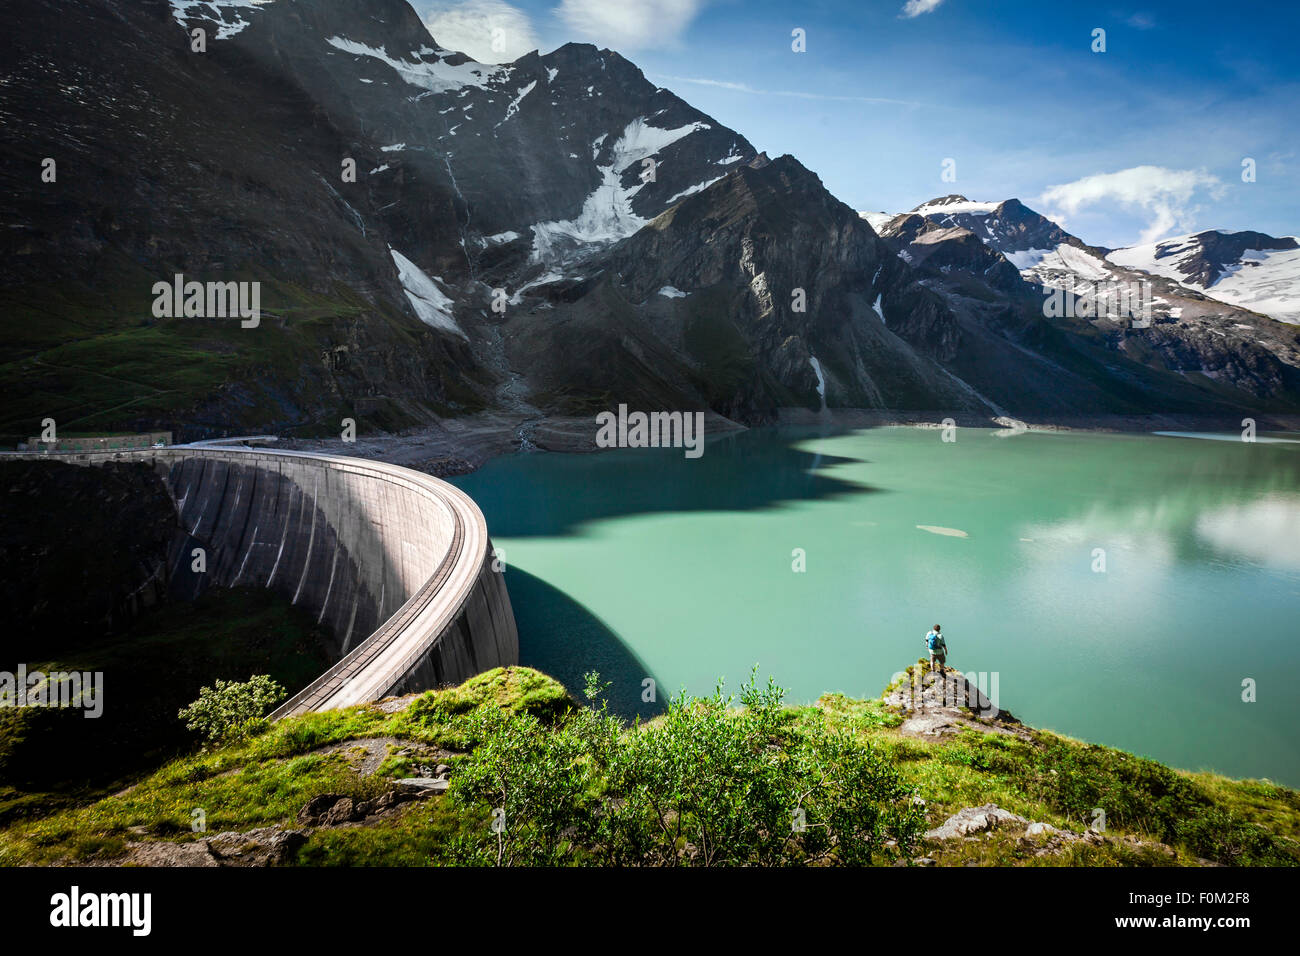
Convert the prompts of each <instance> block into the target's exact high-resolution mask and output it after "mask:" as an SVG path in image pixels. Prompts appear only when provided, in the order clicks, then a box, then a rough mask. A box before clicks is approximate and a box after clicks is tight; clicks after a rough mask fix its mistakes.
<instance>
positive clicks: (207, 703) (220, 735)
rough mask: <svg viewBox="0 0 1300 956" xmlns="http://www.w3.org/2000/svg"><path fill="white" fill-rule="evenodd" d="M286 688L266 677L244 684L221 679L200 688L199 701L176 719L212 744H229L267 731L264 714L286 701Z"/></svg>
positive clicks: (253, 678) (181, 712) (182, 711)
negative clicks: (212, 742) (213, 742)
mask: <svg viewBox="0 0 1300 956" xmlns="http://www.w3.org/2000/svg"><path fill="white" fill-rule="evenodd" d="M284 697H285V691H284V688H283V687H281V686H280V685H279V684H277V683H276V682H275V681H273V680H272V679H271V678H270V677H268V676H266V675H265V674H258V675H256V676H255V677H252V678H250V679H249V680H247V681H245V682H243V683H242V684H241V683H239V682H238V681H226V680H219V681H217V682H216V684H215V685H214V686H212V687H203V688H200V689H199V698H198V700H196V701H194V703H192V704H190V705H189V706H188V707H182V708H181V710H180V712H179V713H178V714H177V716H178V717H179V718H180V719H181V720H183V721H185V727H186V729H188V730H193V731H197V732H198V733H200V734H202V735H203V736H204V737H205V738H206V739H207V740H209V741H218V742H223V743H225V742H229V741H232V740H239V739H241V738H244V737H248V736H251V735H253V734H255V733H259V732H260V731H262V730H264V729H265V728H266V721H265V720H263V719H262V715H263V714H265V713H266V712H267V711H268V710H270V709H271V708H272V707H274V706H275V705H276V704H278V703H279V702H280V701H282V700H284Z"/></svg>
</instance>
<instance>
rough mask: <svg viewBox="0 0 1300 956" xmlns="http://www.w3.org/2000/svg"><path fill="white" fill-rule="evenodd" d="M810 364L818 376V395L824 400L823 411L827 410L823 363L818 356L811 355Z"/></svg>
mask: <svg viewBox="0 0 1300 956" xmlns="http://www.w3.org/2000/svg"><path fill="white" fill-rule="evenodd" d="M808 364H809V365H811V366H812V370H813V374H814V375H816V376H817V396H818V397H819V398H820V399H821V400H822V411H826V376H825V375H823V374H822V363H821V362H819V361H817V356H815V355H809V356H808Z"/></svg>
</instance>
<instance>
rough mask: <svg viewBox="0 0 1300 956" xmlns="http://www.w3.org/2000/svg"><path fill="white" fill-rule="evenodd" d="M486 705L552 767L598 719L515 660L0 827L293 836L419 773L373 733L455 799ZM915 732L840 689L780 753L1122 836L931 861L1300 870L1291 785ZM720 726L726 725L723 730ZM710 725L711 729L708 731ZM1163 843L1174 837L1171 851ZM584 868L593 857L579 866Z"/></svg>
mask: <svg viewBox="0 0 1300 956" xmlns="http://www.w3.org/2000/svg"><path fill="white" fill-rule="evenodd" d="M692 708H695V709H692ZM486 711H499V712H501V713H503V714H504V715H506V716H507V718H508V720H507V724H508V725H510V724H509V720H510V719H514V717H515V716H518V715H525V717H524V718H523V719H527V720H531V719H532V718H536V719H537V722H536V723H535V724H533V725H530V726H534V727H535V728H536V729H534V730H531V731H528V733H529V734H538V733H540V734H541V735H542V739H541V741H540V742H541V743H543V744H544V743H545V737H546V736H547V735H548V734H549V735H555V739H556V742H557V743H556V745H557V746H560V750H559V751H547V753H548V757H547V759H553V758H554V757H555V755H556V753H562V752H564V751H563V746H566V745H561V744H560V743H559V742H560V739H561V735H562V734H564V733H566V731H565V728H570V727H572V726H575V724H574V722H575V721H576V722H579V724H580V722H581V721H582V720H585V719H587V718H585V717H584V716H583V715H584V714H589V713H590V712H589V711H588V710H587V709H586V708H581V707H579V706H578V705H577V704H575V703H574V702H573V701H572V700H571V699H570V698H569V697H568V696H567V695H566V693H565V691H564V689H563V688H562V687H561V686H560V685H559V684H558V683H557V682H555V681H553V680H551V679H550V678H549V677H546V676H545V675H543V674H540V673H538V672H536V671H532V670H529V669H527V668H518V667H516V668H498V669H496V670H493V671H489V672H487V673H485V674H482V675H479V676H478V677H475V678H473V679H472V680H470V681H467V682H466V683H465V684H463V685H461V686H460V687H456V688H450V689H446V690H441V691H431V692H428V693H426V694H423V695H421V696H420V697H418V698H417V699H416V700H415V701H414V702H413V703H412V704H411V705H410V706H409V707H407V708H406V709H405V710H402V711H399V712H397V713H393V714H389V713H385V712H384V711H382V710H381V709H380V708H379V707H377V706H374V705H361V706H357V707H352V708H348V709H345V710H338V711H329V712H326V713H317V714H310V715H307V716H304V717H300V718H294V719H291V720H285V721H281V722H280V723H278V724H275V725H273V726H271V727H270V728H268V729H267V730H266V731H265V732H263V733H262V734H261V735H259V736H257V737H254V738H252V739H249V740H245V741H242V742H239V743H237V744H232V745H229V746H225V747H220V748H217V749H214V750H212V751H210V752H198V753H190V754H187V755H184V756H180V757H177V758H175V759H171V760H168V761H166V762H164V763H163V764H162V765H161V766H159V767H158V768H157V769H156V770H155V771H154V772H152V773H150V774H148V775H147V776H145V777H144V778H143V779H142V780H141V781H140V782H139V784H138V785H137V786H135V787H133V788H132V789H130V790H128V791H126V792H124V793H119V794H116V795H111V796H105V797H102V798H101V799H96V800H93V801H88V802H86V803H84V804H83V805H78V806H72V807H63V808H51V809H47V810H46V811H45V812H43V813H33V814H32V815H30V816H29V817H28V818H26V819H18V820H12V821H11V822H10V823H9V824H8V825H7V826H5V827H3V828H2V829H0V863H3V864H8V865H15V864H33V863H34V864H49V863H55V862H61V861H96V862H112V861H114V860H119V859H121V856H122V854H123V852H124V850H125V847H126V843H127V841H128V840H141V839H149V840H191V839H194V836H195V835H194V834H193V833H191V831H190V820H191V814H192V811H193V810H194V809H195V808H203V809H204V811H205V812H206V814H207V832H208V833H215V832H220V831H223V830H237V831H246V830H250V829H253V828H255V827H260V826H266V825H269V824H274V823H279V824H283V825H285V826H290V827H291V826H295V825H296V823H295V821H296V817H297V814H298V811H299V810H300V809H301V808H302V806H303V805H304V804H305V803H306V802H307V801H309V800H310V799H312V798H313V797H315V796H317V795H320V794H325V793H330V794H340V795H346V796H352V797H354V798H355V799H367V798H371V797H374V796H377V795H379V794H380V793H381V792H383V790H384V789H385V788H387V787H389V786H391V778H393V777H398V776H404V775H408V774H409V773H410V771H411V768H412V767H413V765H414V761H413V760H412V759H411V758H409V757H403V756H396V755H393V754H392V753H391V752H390V755H389V756H388V758H387V759H386V760H385V761H384V762H383V764H382V765H381V767H380V769H379V770H378V771H377V772H376V773H375V774H373V775H371V776H369V777H362V776H360V775H359V774H358V773H357V772H356V770H355V767H354V762H353V759H352V757H351V755H350V754H349V752H348V750H347V748H343V749H342V750H340V751H335V752H330V753H327V754H326V753H320V752H319V751H320V750H321V748H323V747H326V746H328V745H330V744H337V743H341V742H346V741H348V740H354V739H359V738H365V737H392V738H396V739H398V740H399V741H402V746H404V747H408V748H413V749H419V748H421V747H438V748H445V749H449V750H452V751H455V752H457V753H458V754H459V756H453V757H450V758H447V759H448V761H449V762H451V763H452V765H453V774H452V779H453V789H454V788H455V786H456V781H457V780H458V779H461V778H462V775H463V774H473V773H474V772H478V773H480V774H481V773H483V772H484V771H487V772H488V774H489V779H490V778H491V774H492V773H493V772H495V771H493V770H492V768H491V767H483V766H478V767H477V770H476V769H475V767H474V765H473V763H472V761H473V759H474V757H473V754H474V752H475V749H474V748H475V746H476V745H477V738H476V734H479V735H481V734H482V733H484V730H483V728H484V727H485V726H490V725H491V722H490V721H489V722H488V724H483V723H482V722H481V721H479V720H478V716H477V715H480V714H483V713H484V712H486ZM706 711H707V708H700V706H699V705H698V704H689V703H688V707H687V710H686V712H685V714H686V717H685V719H684V720H683V719H682V718H681V717H680V716H679V717H678V718H677V719H676V720H669V719H667V718H666V717H663V716H661V717H658V718H655V720H652V721H650V722H649V723H648V724H643V725H639V726H638V727H635V728H627V729H625V730H624V731H623V733H625V734H631V733H635V734H640V735H651V736H653V735H655V734H664V733H667V732H669V731H667V730H666V728H671V734H673V735H675V736H671V737H664V738H663V739H662V740H661V741H660V743H659V744H656V745H655V746H657V747H660V748H661V751H657V752H661V756H662V757H663V759H668V760H671V759H673V758H672V754H673V752H674V751H675V748H678V747H681V748H684V749H682V750H681V753H686V752H687V751H691V748H693V747H696V746H697V744H698V741H692V740H691V739H690V738H691V736H692V735H691V733H690V731H689V728H690V727H691V726H692V724H691V721H692V719H693V718H692V717H691V715H692V714H694V713H698V714H699V720H700V721H706V720H708V719H710V718H708V717H707V713H706ZM712 719H713V720H715V721H716V717H715V718H712ZM900 722H901V719H900V717H899V715H898V714H897V713H894V712H893V711H891V710H890V709H889V708H888V707H886V706H885V705H884V704H883V703H882V701H880V700H855V699H852V698H847V697H844V696H843V695H840V694H832V695H827V696H825V697H823V698H822V699H821V700H819V701H818V702H817V703H816V704H815V705H812V706H803V707H788V708H783V709H781V710H780V711H779V713H777V714H776V716H775V719H774V721H773V722H771V723H769V724H767V725H766V726H767V728H768V729H767V730H766V731H765V733H767V734H768V735H769V738H768V739H769V740H770V743H769V745H768V746H769V748H773V750H772V752H773V754H793V753H794V752H795V751H796V750H798V749H799V748H800V747H803V746H805V745H806V744H807V743H808V742H809V741H811V740H813V739H815V738H817V737H818V735H822V739H824V735H825V734H826V733H828V732H829V733H832V734H840V735H847V736H845V737H842V738H837V739H844V740H847V741H849V743H850V745H851V746H852V747H859V748H865V752H869V753H871V754H874V755H875V756H874V757H873V759H876V760H878V761H880V765H881V766H882V767H885V768H889V769H888V772H890V773H896V774H897V775H898V778H899V779H900V780H901V783H902V784H903V785H904V787H905V788H906V791H907V792H911V793H914V794H916V795H917V796H918V797H920V798H921V799H923V800H924V801H925V805H926V806H925V809H926V813H927V820H926V824H925V825H926V826H929V827H933V826H937V825H939V824H940V823H942V822H943V820H944V819H945V818H946V817H947V816H948V815H949V814H951V813H955V812H956V811H957V810H959V809H961V808H963V807H967V806H974V805H979V804H984V803H996V804H997V805H999V806H1001V807H1003V808H1005V809H1007V810H1010V811H1011V812H1013V813H1016V814H1019V815H1020V816H1023V817H1025V818H1026V819H1029V820H1034V821H1043V822H1046V823H1050V824H1052V825H1054V826H1056V827H1058V828H1061V829H1071V830H1074V831H1076V832H1079V831H1082V830H1084V829H1085V828H1086V826H1087V824H1088V823H1089V822H1090V821H1091V819H1092V817H1091V812H1092V809H1093V808H1094V807H1098V806H1100V807H1102V808H1103V809H1104V810H1105V811H1106V816H1107V827H1106V837H1107V840H1106V841H1105V842H1104V843H1101V844H1099V845H1090V844H1088V843H1085V842H1082V841H1079V842H1075V843H1068V844H1063V845H1062V846H1060V847H1059V848H1058V849H1056V850H1055V851H1054V852H1052V853H1050V854H1048V855H1044V856H1038V855H1036V851H1037V850H1039V849H1041V848H1043V847H1044V846H1045V845H1046V843H1047V841H1046V839H1045V838H1027V837H1021V836H1020V835H1019V834H1018V833H1016V832H1014V831H1010V830H999V831H994V832H992V833H989V834H985V835H982V836H980V837H978V838H976V839H974V840H960V839H959V840H952V841H945V842H943V843H937V842H931V843H928V844H924V845H922V846H921V847H920V848H918V849H916V850H914V851H910V852H912V855H921V854H928V855H931V856H933V857H934V858H935V859H937V860H938V861H939V862H940V863H941V864H943V865H964V864H968V863H978V864H1002V865H1005V864H1014V865H1025V866H1044V865H1054V866H1164V865H1194V864H1196V863H1197V861H1198V859H1200V858H1204V859H1208V860H1212V861H1216V862H1223V863H1230V864H1231V863H1235V864H1244V865H1285V866H1294V865H1297V864H1298V863H1300V845H1298V844H1297V842H1296V841H1297V837H1300V794H1298V793H1297V792H1296V791H1294V790H1290V789H1288V788H1285V787H1280V786H1277V785H1275V784H1272V783H1269V782H1267V781H1258V780H1241V781H1238V780H1229V779H1227V778H1224V777H1221V776H1217V775H1213V774H1205V773H1184V772H1181V771H1177V770H1173V769H1170V768H1168V767H1165V766H1163V765H1161V764H1158V763H1156V762H1154V761H1151V760H1146V759H1144V758H1139V757H1135V756H1133V755H1131V754H1127V753H1124V752H1122V751H1119V750H1115V749H1113V748H1109V747H1099V746H1096V745H1092V744H1086V743H1082V742H1080V741H1075V740H1071V739H1069V738H1066V737H1061V736H1058V735H1056V734H1052V733H1047V732H1043V731H1032V730H1030V731H1027V738H1026V739H1021V738H1019V737H1011V736H1007V735H1000V734H992V733H980V732H976V731H972V730H967V731H963V732H962V733H960V734H959V735H957V736H954V737H946V738H936V739H930V738H916V737H910V736H904V735H903V734H902V733H901V732H900V730H899V724H900ZM510 726H513V725H510ZM520 726H521V727H523V726H524V725H520ZM711 726H712V727H713V728H714V729H715V730H716V723H715V724H713V725H711ZM700 728H701V733H703V732H704V730H705V724H704V723H701V724H700ZM710 732H712V731H710ZM520 739H521V740H522V739H523V738H520ZM494 746H499V744H494ZM530 746H531V745H530ZM543 749H545V748H543ZM501 752H502V753H505V752H506V751H504V750H503V751H501ZM538 752H539V753H541V752H542V751H538ZM691 752H694V751H691ZM823 752H824V753H829V754H840V753H847V752H848V751H842V750H835V749H832V750H826V751H823ZM575 759H579V760H582V761H586V760H588V759H589V758H588V757H579V758H575ZM832 759H837V758H832ZM463 761H471V763H463ZM420 762H427V761H425V760H421V761H420ZM593 766H594V765H593ZM524 769H525V770H526V768H524ZM588 769H589V770H590V769H591V768H590V767H589V768H588ZM688 776H689V775H688ZM581 779H582V780H583V781H585V782H584V783H583V784H582V792H581V793H578V794H577V795H576V796H575V799H578V800H580V801H591V800H596V801H600V800H603V799H606V798H611V797H612V798H616V799H618V798H621V794H620V793H619V792H618V790H617V785H616V784H615V783H614V782H613V778H605V777H601V776H600V775H599V774H598V773H597V774H596V775H595V776H594V777H592V776H591V775H590V774H585V775H582V776H581ZM542 783H543V784H544V783H545V781H542ZM736 783H737V785H738V786H739V785H745V783H746V782H745V781H736ZM653 789H654V788H653V786H652V791H653ZM488 822H489V807H488V806H487V805H486V804H480V803H475V802H473V801H471V800H465V799H461V798H455V799H453V798H452V796H451V795H449V796H446V797H433V798H430V799H426V800H422V801H418V802H414V803H410V804H405V805H403V806H402V807H401V808H399V809H398V810H397V811H394V812H392V813H390V814H388V815H385V816H383V817H381V818H378V819H374V820H372V821H370V822H369V823H368V824H367V825H365V826H348V827H342V828H320V829H316V830H315V831H313V832H312V833H311V835H310V837H309V839H308V840H307V842H306V844H305V845H304V846H302V847H301V848H300V849H299V850H298V851H297V857H296V862H299V863H303V864H308V865H396V866H418V865H440V864H450V863H455V862H463V859H462V856H461V853H462V851H463V848H464V847H465V846H466V845H467V841H468V840H470V839H471V838H473V839H478V840H480V841H481V840H482V834H484V833H485V832H486V828H487V826H488ZM141 828H143V830H141ZM555 838H556V839H560V837H559V836H556V837H555ZM1158 844H1167V845H1168V847H1171V848H1172V851H1171V850H1170V849H1169V848H1167V847H1164V846H1160V845H1158ZM585 858H586V857H585V856H584V854H583V852H582V851H581V848H579V849H578V850H577V851H576V855H575V856H573V858H572V859H573V860H574V861H575V862H580V861H581V860H582V859H585Z"/></svg>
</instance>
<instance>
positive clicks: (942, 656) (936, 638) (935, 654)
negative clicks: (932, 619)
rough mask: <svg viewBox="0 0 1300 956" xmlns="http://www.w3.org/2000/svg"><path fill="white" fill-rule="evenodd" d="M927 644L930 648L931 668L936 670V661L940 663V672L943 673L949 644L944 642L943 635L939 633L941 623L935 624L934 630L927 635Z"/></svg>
mask: <svg viewBox="0 0 1300 956" xmlns="http://www.w3.org/2000/svg"><path fill="white" fill-rule="evenodd" d="M925 646H926V647H927V648H929V650H930V670H934V669H935V667H934V665H935V662H936V661H938V663H939V673H940V674H942V673H943V667H944V664H945V663H946V662H947V660H948V645H947V644H946V643H944V640H943V635H942V634H940V633H939V625H938V624H936V625H935V626H934V630H932V631H930V633H929V634H927V635H925Z"/></svg>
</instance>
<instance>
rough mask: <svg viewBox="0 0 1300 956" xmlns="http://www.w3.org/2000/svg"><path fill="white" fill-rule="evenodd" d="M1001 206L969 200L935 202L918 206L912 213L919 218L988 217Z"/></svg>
mask: <svg viewBox="0 0 1300 956" xmlns="http://www.w3.org/2000/svg"><path fill="white" fill-rule="evenodd" d="M999 205H1000V204H999V203H995V202H971V201H970V200H969V199H963V200H958V201H954V202H943V201H942V200H936V201H935V202H929V203H926V204H925V205H924V206H917V207H916V208H915V209H913V210H912V211H913V212H914V213H916V214H917V215H918V216H933V215H940V216H952V215H957V214H959V213H965V214H967V215H970V216H987V215H988V214H989V213H991V212H993V211H994V210H995V209H997V208H998V206H999Z"/></svg>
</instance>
